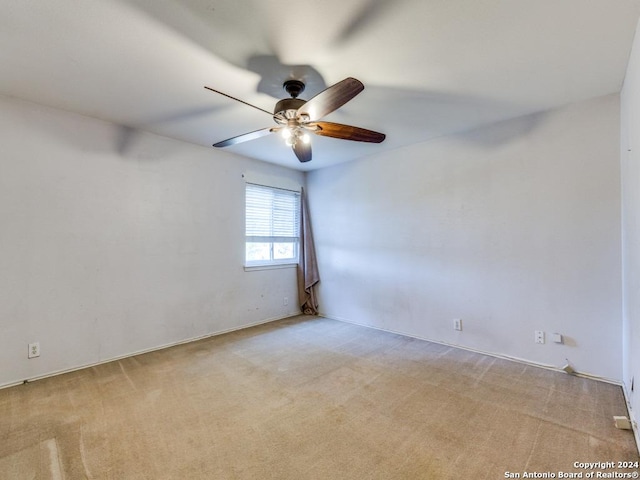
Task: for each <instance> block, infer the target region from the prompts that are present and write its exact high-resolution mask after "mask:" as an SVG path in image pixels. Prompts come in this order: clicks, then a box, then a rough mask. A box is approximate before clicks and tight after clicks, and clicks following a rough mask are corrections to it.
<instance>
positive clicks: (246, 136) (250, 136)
mask: <svg viewBox="0 0 640 480" xmlns="http://www.w3.org/2000/svg"><path fill="white" fill-rule="evenodd" d="M277 130H278V128H273V127H268V128H262V129H260V130H255V131H253V132H249V133H243V134H242V135H238V136H236V137H231V138H227V139H226V140H222V141H221V142H218V143H214V144H213V146H214V147H218V148H221V147H228V146H229V145H236V144H238V143H242V142H247V141H249V140H255V139H256V138H260V137H264V136H265V135H269V134H270V133H273V132H275V131H277Z"/></svg>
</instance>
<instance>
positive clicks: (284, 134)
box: [282, 127, 292, 140]
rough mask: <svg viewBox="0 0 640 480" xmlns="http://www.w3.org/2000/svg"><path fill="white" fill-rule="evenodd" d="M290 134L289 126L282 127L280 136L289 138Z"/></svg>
mask: <svg viewBox="0 0 640 480" xmlns="http://www.w3.org/2000/svg"><path fill="white" fill-rule="evenodd" d="M291 135H292V134H291V129H290V128H289V127H284V128H283V129H282V138H284V139H285V140H286V139H287V138H290V137H291Z"/></svg>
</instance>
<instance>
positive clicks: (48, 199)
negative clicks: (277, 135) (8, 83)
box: [0, 97, 304, 385]
mask: <svg viewBox="0 0 640 480" xmlns="http://www.w3.org/2000/svg"><path fill="white" fill-rule="evenodd" d="M0 131H2V148H1V152H2V153H0V272H1V275H0V385H6V384H9V383H12V382H16V381H21V380H23V379H28V378H33V377H36V376H40V375H43V374H47V373H50V372H55V371H61V370H65V369H70V368H75V367H78V366H82V365H87V364H92V363H96V362H100V361H104V360H106V359H110V358H114V357H117V356H122V355H127V354H131V353H133V352H137V351H141V350H145V349H151V348H155V347H159V346H162V345H166V344H171V343H174V342H179V341H183V340H186V339H190V338H194V337H198V336H203V335H207V334H211V333H214V332H220V331H225V330H229V329H235V328H238V327H241V326H243V325H247V324H253V323H259V322H261V321H265V320H268V319H274V318H280V317H284V316H288V315H291V314H295V313H297V311H298V309H297V307H296V305H295V303H296V302H295V301H291V302H289V306H288V307H284V306H283V297H284V296H287V297H289V299H295V298H297V296H296V278H295V275H296V271H295V269H282V270H268V271H253V272H245V271H244V269H243V267H242V261H243V255H244V253H243V252H244V243H243V240H244V180H243V178H242V174H245V173H246V174H249V175H250V176H261V177H271V178H274V179H276V180H277V179H280V180H282V181H285V182H289V183H291V182H297V183H298V184H300V185H301V184H302V182H303V180H304V176H303V174H302V173H301V172H296V171H292V170H288V169H284V168H280V167H275V166H270V165H268V164H264V163H259V162H253V161H250V160H246V159H243V158H241V157H238V156H235V155H232V154H229V153H227V152H224V151H220V150H216V149H213V148H204V147H198V146H193V145H189V144H185V143H182V142H178V141H174V140H171V139H167V138H163V137H158V136H154V135H150V134H142V133H137V132H132V131H130V130H127V129H124V128H120V127H118V126H116V125H112V124H109V123H106V122H101V121H98V120H94V119H91V118H87V117H82V116H78V115H75V114H70V113H66V112H62V111H59V110H54V109H50V108H45V107H42V106H38V105H34V104H30V103H26V102H22V101H18V100H14V99H9V98H6V97H0ZM33 341H39V342H40V344H41V351H42V354H41V356H40V357H39V358H37V359H32V360H27V344H28V343H29V342H33Z"/></svg>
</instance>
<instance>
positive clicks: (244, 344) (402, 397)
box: [0, 317, 640, 480]
mask: <svg viewBox="0 0 640 480" xmlns="http://www.w3.org/2000/svg"><path fill="white" fill-rule="evenodd" d="M626 414H627V413H626V407H625V402H624V399H623V395H622V391H621V389H620V387H617V386H614V385H610V384H606V383H601V382H596V381H593V380H587V379H582V378H578V377H573V376H570V375H566V374H564V373H557V372H551V371H547V370H543V369H539V368H535V367H530V366H526V365H523V364H519V363H515V362H510V361H506V360H501V359H496V358H493V357H488V356H484V355H479V354H475V353H470V352H467V351H464V350H459V349H455V348H449V347H446V346H442V345H438V344H433V343H429V342H424V341H420V340H416V339H411V338H407V337H402V336H399V335H393V334H389V333H384V332H380V331H376V330H372V329H367V328H364V327H359V326H355V325H350V324H345V323H342V322H337V321H333V320H328V319H322V318H314V317H297V318H293V319H287V320H282V321H278V322H274V323H270V324H267V325H263V326H259V327H254V328H251V329H247V330H243V331H238V332H234V333H230V334H226V335H221V336H217V337H212V338H210V339H206V340H201V341H198V342H194V343H190V344H185V345H181V346H177V347H173V348H169V349H166V350H162V351H157V352H153V353H148V354H144V355H139V356H136V357H132V358H128V359H125V360H120V361H115V362H111V363H108V364H104V365H100V366H97V367H92V368H87V369H85V370H81V371H78V372H74V373H69V374H65V375H60V376H57V377H53V378H49V379H44V380H40V381H36V382H33V383H29V384H26V385H22V386H18V387H12V388H7V389H4V390H0V478H2V479H11V480H13V479H17V480H22V479H29V480H31V479H54V480H59V479H65V480H70V479H71V480H75V479H117V480H129V479H153V480H158V479H180V480H182V479H279V480H284V479H295V480H305V479H323V480H325V479H331V480H334V479H335V480H342V479H344V480H350V479H353V480H356V479H357V480H362V479H454V478H456V479H457V478H460V479H498V478H509V477H508V473H507V472H511V473H514V474H516V473H517V474H520V476H521V477H520V478H526V477H524V476H523V474H524V472H528V473H534V472H535V473H543V472H553V473H555V474H556V478H557V475H558V472H560V471H562V472H576V473H577V472H582V473H583V475H584V477H582V478H587V476H586V475H587V473H588V472H606V473H611V472H613V471H618V472H626V473H631V472H634V471H640V468H631V469H628V468H627V469H622V468H621V469H617V468H614V469H606V470H605V469H604V468H603V466H600V467H595V468H588V469H586V470H585V469H581V468H575V467H574V462H610V461H611V462H617V461H632V462H638V461H640V458H639V457H638V453H637V450H636V449H635V444H634V440H633V434H632V433H631V432H630V431H623V430H617V429H616V428H615V427H614V425H613V420H612V417H613V416H614V415H626ZM616 467H617V465H616ZM511 478H518V477H516V476H513V477H511ZM552 478H553V477H552ZM578 478H580V477H578ZM593 478H598V477H593ZM605 478H606V477H605Z"/></svg>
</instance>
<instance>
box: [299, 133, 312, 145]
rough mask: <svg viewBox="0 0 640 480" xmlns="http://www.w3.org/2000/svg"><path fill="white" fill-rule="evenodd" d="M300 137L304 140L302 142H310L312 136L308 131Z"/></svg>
mask: <svg viewBox="0 0 640 480" xmlns="http://www.w3.org/2000/svg"><path fill="white" fill-rule="evenodd" d="M300 139H301V140H302V143H305V144H308V143H309V142H310V141H311V137H310V136H309V134H308V133H303V134H302V135H301V136H300Z"/></svg>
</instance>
